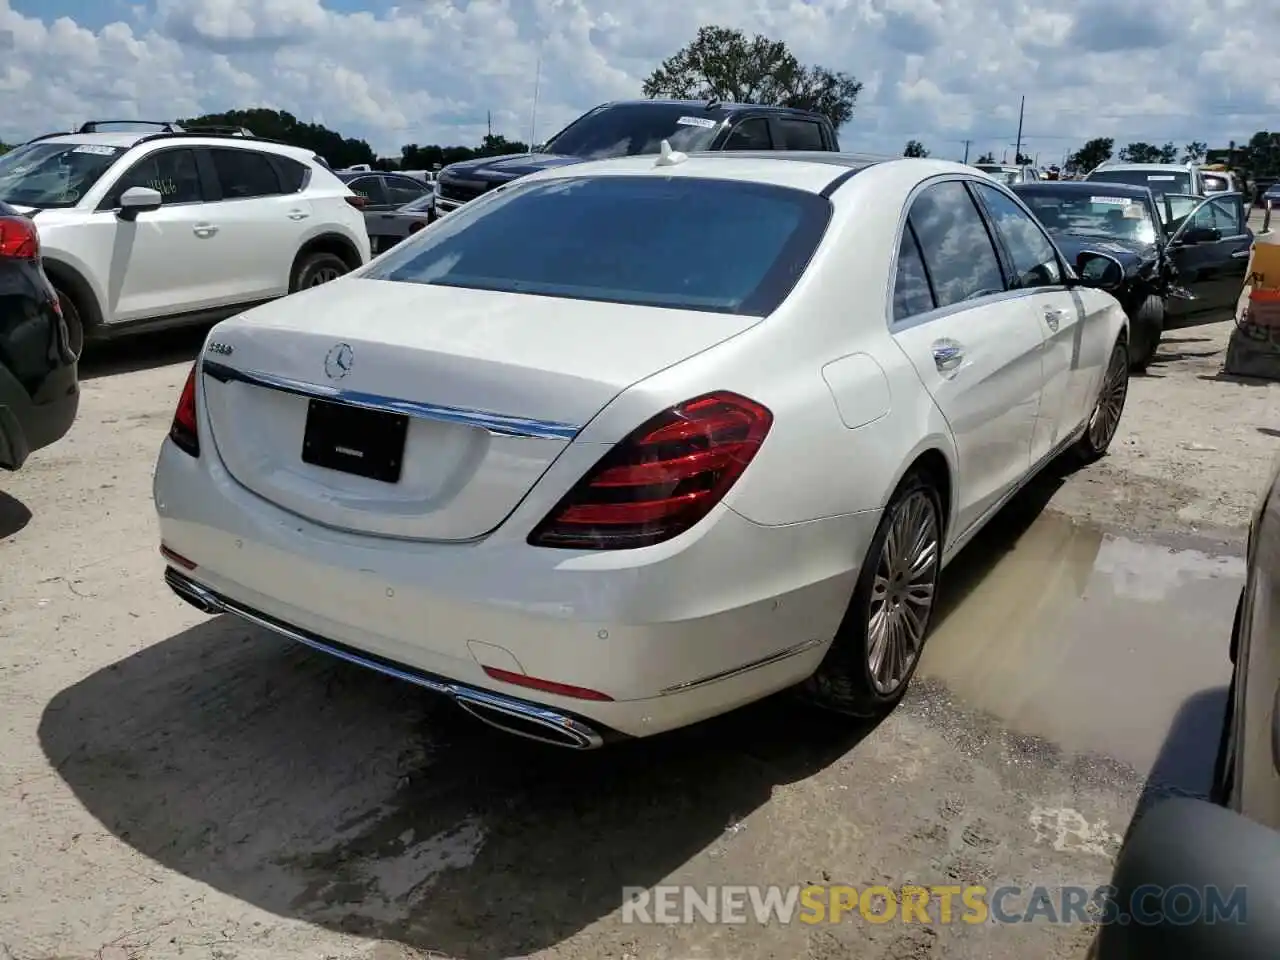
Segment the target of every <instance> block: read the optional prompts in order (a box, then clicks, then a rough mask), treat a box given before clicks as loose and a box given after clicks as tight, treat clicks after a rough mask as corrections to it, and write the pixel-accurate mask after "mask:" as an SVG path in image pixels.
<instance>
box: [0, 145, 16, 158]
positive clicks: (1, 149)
mask: <svg viewBox="0 0 1280 960" xmlns="http://www.w3.org/2000/svg"><path fill="white" fill-rule="evenodd" d="M12 149H13V145H12V144H8V143H0V157H3V156H4V155H5V154H6V153H8V152H9V151H10V150H12Z"/></svg>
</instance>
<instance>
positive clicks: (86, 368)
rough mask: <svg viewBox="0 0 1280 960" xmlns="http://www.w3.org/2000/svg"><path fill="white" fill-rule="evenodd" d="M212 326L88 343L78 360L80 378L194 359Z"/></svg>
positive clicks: (134, 370) (163, 331)
mask: <svg viewBox="0 0 1280 960" xmlns="http://www.w3.org/2000/svg"><path fill="white" fill-rule="evenodd" d="M212 326H213V324H209V323H203V324H196V325H193V326H190V327H181V328H179V329H176V330H162V331H158V332H156V333H140V334H137V335H134V336H128V337H122V338H121V339H119V340H106V341H98V342H90V343H88V344H86V345H85V349H84V353H83V355H82V356H81V357H80V379H81V380H94V379H97V378H98V377H111V376H115V375H116V374H120V373H134V372H136V371H139V370H150V369H152V368H154V367H165V366H168V365H169V364H171V363H186V362H191V361H193V360H195V358H196V354H198V353H199V352H200V347H201V346H203V345H204V339H205V337H206V336H207V335H208V333H209V330H210V328H211V327H212Z"/></svg>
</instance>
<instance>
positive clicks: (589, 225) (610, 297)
mask: <svg viewBox="0 0 1280 960" xmlns="http://www.w3.org/2000/svg"><path fill="white" fill-rule="evenodd" d="M830 216H831V205H830V203H829V202H828V201H827V200H826V199H824V198H822V197H820V196H818V195H817V194H813V193H806V192H803V191H800V190H793V189H789V188H786V187H776V186H770V185H766V184H756V183H745V182H742V181H732V180H710V179H699V178H694V177H670V178H667V177H649V176H645V177H626V176H604V177H581V178H572V179H558V180H549V181H542V182H535V183H524V184H516V185H515V186H512V187H507V188H505V189H503V190H502V192H500V193H495V194H491V195H490V196H489V198H486V199H484V200H480V201H476V202H475V203H474V204H468V205H467V206H465V207H462V208H461V209H459V210H457V211H455V212H453V213H451V214H449V216H448V217H446V218H445V219H443V220H441V221H439V222H438V223H436V225H435V226H433V227H432V228H431V229H430V230H424V231H422V232H421V233H419V234H418V235H417V238H415V239H413V240H411V241H410V242H409V243H407V244H405V245H403V246H402V247H400V248H397V250H396V251H395V252H394V253H392V254H391V255H389V256H388V257H387V258H386V259H384V260H382V261H381V262H379V263H378V264H376V265H375V266H374V267H373V269H372V270H370V272H369V273H367V274H365V276H367V277H369V278H372V279H375V280H393V281H402V282H406V283H427V284H434V285H438V286H452V287H466V288H469V289H473V290H503V291H510V292H515V293H527V294H536V295H540V296H547V297H564V298H568V299H574V300H600V301H608V302H611V303H626V304H636V305H642V306H652V307H673V308H677V309H682V310H701V311H705V312H714V313H732V314H741V315H745V316H758V317H763V316H767V315H768V314H770V313H772V312H773V311H774V310H775V309H776V308H777V307H778V305H779V304H780V303H781V302H782V301H783V299H785V298H786V296H787V294H788V293H790V292H791V288H792V287H793V286H795V283H796V281H797V280H798V279H799V278H800V275H801V274H802V273H803V272H804V269H805V267H806V265H807V264H808V262H809V258H810V257H811V256H812V255H813V252H814V250H815V249H816V247H817V245H818V243H819V242H820V241H821V239H822V235H823V232H824V231H825V230H826V226H827V222H828V221H829V219H830Z"/></svg>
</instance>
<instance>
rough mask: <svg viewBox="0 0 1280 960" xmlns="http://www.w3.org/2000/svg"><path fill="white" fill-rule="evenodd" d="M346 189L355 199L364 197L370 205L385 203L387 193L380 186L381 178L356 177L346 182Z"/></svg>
mask: <svg viewBox="0 0 1280 960" xmlns="http://www.w3.org/2000/svg"><path fill="white" fill-rule="evenodd" d="M347 188H348V189H349V190H350V191H351V192H352V193H354V194H355V195H356V196H357V197H364V198H365V199H366V200H368V201H369V202H370V203H386V202H387V191H386V190H385V189H384V188H383V186H382V178H381V177H356V178H355V179H354V180H348V181H347Z"/></svg>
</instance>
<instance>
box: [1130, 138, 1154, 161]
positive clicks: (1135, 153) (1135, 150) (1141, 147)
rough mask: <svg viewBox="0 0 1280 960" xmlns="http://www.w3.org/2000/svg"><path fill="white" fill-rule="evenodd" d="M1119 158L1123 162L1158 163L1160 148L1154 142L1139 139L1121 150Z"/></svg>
mask: <svg viewBox="0 0 1280 960" xmlns="http://www.w3.org/2000/svg"><path fill="white" fill-rule="evenodd" d="M1120 159H1121V160H1123V161H1124V162H1125V163H1159V162H1160V148H1159V147H1157V146H1156V145H1155V144H1152V143H1144V142H1143V141H1141V140H1139V141H1138V142H1137V143H1131V144H1129V145H1128V146H1127V147H1125V148H1124V149H1123V150H1121V151H1120Z"/></svg>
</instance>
